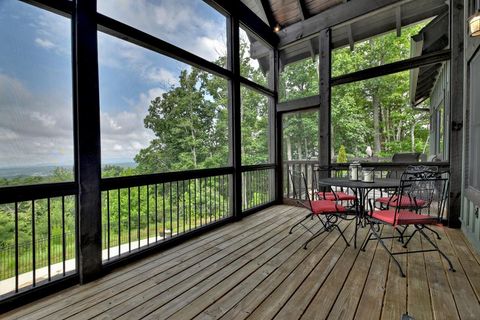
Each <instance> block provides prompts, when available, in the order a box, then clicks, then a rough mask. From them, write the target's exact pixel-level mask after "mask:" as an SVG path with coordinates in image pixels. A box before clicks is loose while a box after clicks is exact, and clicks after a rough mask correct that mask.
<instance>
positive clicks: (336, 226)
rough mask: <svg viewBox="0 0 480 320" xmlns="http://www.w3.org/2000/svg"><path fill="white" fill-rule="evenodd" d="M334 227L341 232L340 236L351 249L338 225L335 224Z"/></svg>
mask: <svg viewBox="0 0 480 320" xmlns="http://www.w3.org/2000/svg"><path fill="white" fill-rule="evenodd" d="M333 227H334V228H337V230H338V232H340V235H341V236H342V238H343V240H344V241H345V243H346V244H347V247H350V243H348V241H347V238H345V235H344V234H343V231H342V230H341V229H340V227H339V226H338V225H336V224H334V225H333Z"/></svg>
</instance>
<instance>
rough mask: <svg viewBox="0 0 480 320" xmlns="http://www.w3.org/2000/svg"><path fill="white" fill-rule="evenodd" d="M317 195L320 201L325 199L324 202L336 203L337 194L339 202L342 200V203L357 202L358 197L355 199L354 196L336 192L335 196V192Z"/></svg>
mask: <svg viewBox="0 0 480 320" xmlns="http://www.w3.org/2000/svg"><path fill="white" fill-rule="evenodd" d="M317 194H318V196H319V197H320V199H323V200H330V201H335V194H336V195H337V200H340V201H354V200H357V197H355V196H354V195H351V194H348V193H345V192H341V191H340V192H335V194H333V192H317Z"/></svg>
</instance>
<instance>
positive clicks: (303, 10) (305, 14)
mask: <svg viewBox="0 0 480 320" xmlns="http://www.w3.org/2000/svg"><path fill="white" fill-rule="evenodd" d="M297 5H298V11H299V13H300V17H301V18H302V21H305V20H306V19H308V18H310V12H309V11H308V9H307V5H306V4H305V0H297ZM313 41H314V40H313V39H310V40H308V50H309V51H310V56H311V57H312V60H314V61H315V49H314V47H313Z"/></svg>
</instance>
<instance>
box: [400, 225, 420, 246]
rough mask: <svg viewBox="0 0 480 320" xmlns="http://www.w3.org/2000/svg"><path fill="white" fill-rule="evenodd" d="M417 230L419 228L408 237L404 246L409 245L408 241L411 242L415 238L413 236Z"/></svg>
mask: <svg viewBox="0 0 480 320" xmlns="http://www.w3.org/2000/svg"><path fill="white" fill-rule="evenodd" d="M417 231H418V229H415V230H414V231H413V233H412V234H411V235H410V236H409V237H408V240H407V242H405V243H404V244H403V247H404V248H406V247H407V245H408V243H409V242H410V240H411V239H412V238H413V236H414V235H415V233H416V232H417Z"/></svg>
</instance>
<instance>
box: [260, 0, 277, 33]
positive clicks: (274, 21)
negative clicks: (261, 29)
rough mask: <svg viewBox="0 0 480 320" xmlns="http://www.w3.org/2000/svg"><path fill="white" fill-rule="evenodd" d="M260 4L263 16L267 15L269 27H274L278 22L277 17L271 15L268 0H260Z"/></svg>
mask: <svg viewBox="0 0 480 320" xmlns="http://www.w3.org/2000/svg"><path fill="white" fill-rule="evenodd" d="M260 4H261V5H262V8H263V12H265V16H266V17H267V20H268V24H269V25H270V28H275V26H276V25H277V24H278V22H277V19H275V16H274V15H273V11H272V7H271V5H270V1H268V0H260Z"/></svg>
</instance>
